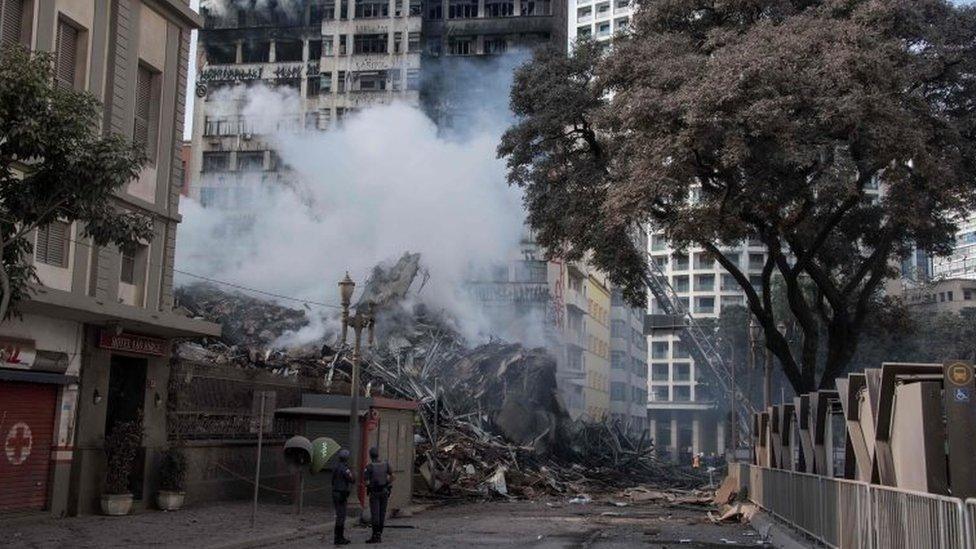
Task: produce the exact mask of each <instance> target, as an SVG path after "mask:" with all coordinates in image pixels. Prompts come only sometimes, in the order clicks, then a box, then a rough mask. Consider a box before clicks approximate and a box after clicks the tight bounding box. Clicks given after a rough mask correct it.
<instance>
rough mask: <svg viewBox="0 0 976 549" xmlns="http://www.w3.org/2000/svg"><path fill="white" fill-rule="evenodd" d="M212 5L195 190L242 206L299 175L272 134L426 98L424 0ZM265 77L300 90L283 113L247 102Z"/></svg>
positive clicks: (204, 41) (218, 202) (200, 90)
mask: <svg viewBox="0 0 976 549" xmlns="http://www.w3.org/2000/svg"><path fill="white" fill-rule="evenodd" d="M216 4H217V5H220V6H221V9H220V10H216V9H213V8H211V9H210V10H208V9H203V10H202V11H203V14H204V21H205V25H204V28H203V29H202V30H201V31H200V37H199V48H198V60H197V63H198V67H199V70H198V75H197V85H196V89H195V93H196V101H195V105H194V113H193V141H192V143H193V150H192V154H191V160H190V170H191V178H190V180H191V187H190V192H189V194H190V196H192V197H193V198H195V199H196V200H198V201H200V202H201V204H203V205H204V206H218V207H223V208H227V209H233V207H234V205H235V204H238V203H242V202H245V201H246V200H247V199H248V197H249V196H251V192H252V189H253V187H254V186H255V185H261V184H280V183H287V182H288V181H289V178H290V176H289V174H288V167H287V166H286V165H284V164H283V163H282V162H281V161H280V159H279V158H278V155H277V154H276V152H275V151H274V148H273V147H272V146H271V145H270V143H269V142H268V140H267V136H268V135H269V134H271V133H277V132H303V131H319V130H328V129H330V128H335V127H338V126H339V125H341V124H342V121H343V119H344V118H345V117H346V116H348V115H350V114H352V113H354V112H356V111H358V110H361V109H364V108H367V107H370V106H373V105H382V104H388V103H391V102H393V101H394V100H396V101H406V102H408V103H410V104H414V105H417V104H419V98H420V40H421V38H420V28H421V17H420V2H419V0H391V1H382V2H352V1H344V0H339V1H338V2H337V1H330V0H309V1H307V2H298V3H280V4H278V3H275V2H270V3H266V4H261V6H256V7H255V6H252V7H247V6H248V5H250V4H253V2H252V3H248V2H226V3H223V4H220V3H216ZM258 85H264V86H267V87H269V88H272V89H275V90H277V91H279V92H283V93H285V94H292V95H293V96H294V97H295V98H296V101H295V103H294V104H295V105H296V107H294V112H288V113H284V115H283V116H280V117H277V118H275V119H274V120H267V119H263V118H262V117H261V116H260V115H261V113H253V112H249V111H248V110H247V104H248V94H249V92H250V91H251V90H252V89H253V88H254V87H255V86H258Z"/></svg>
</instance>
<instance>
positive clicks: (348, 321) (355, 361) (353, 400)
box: [339, 273, 373, 483]
mask: <svg viewBox="0 0 976 549" xmlns="http://www.w3.org/2000/svg"><path fill="white" fill-rule="evenodd" d="M355 289H356V283H355V282H353V281H352V279H350V278H349V273H346V276H345V278H343V279H342V280H341V281H340V282H339V294H340V297H341V299H342V335H341V339H340V341H339V347H340V348H341V347H344V346H345V345H346V335H347V333H348V327H350V326H351V327H352V329H353V332H354V334H355V335H354V343H353V349H352V375H351V376H350V377H351V378H352V379H351V382H350V385H351V388H350V395H349V396H350V399H349V462H350V463H351V464H352V467H353V470H354V471H355V472H356V473H357V474H358V473H359V471H358V469H359V445H360V442H359V367H360V364H359V363H360V355H361V347H360V343H361V341H362V335H363V329H364V328H367V329H368V335H367V338H368V344H369V345H370V346H372V344H373V303H372V302H370V303H367V305H366V311H365V312H364V311H362V310H361V309H360V308H358V307H357V309H356V314H355V315H352V316H350V315H349V305H350V303H351V302H352V294H353V291H354V290H355ZM357 483H358V480H357Z"/></svg>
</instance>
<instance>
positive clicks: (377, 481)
mask: <svg viewBox="0 0 976 549" xmlns="http://www.w3.org/2000/svg"><path fill="white" fill-rule="evenodd" d="M369 460H370V462H369V465H367V466H366V469H365V470H364V471H363V480H364V481H365V482H366V491H367V493H368V494H369V514H370V517H371V521H370V522H371V523H372V526H373V537H371V538H369V539H368V540H366V543H380V542H381V541H383V524H384V522H386V504H387V502H388V501H389V500H390V492H391V491H392V489H393V469H391V468H390V464H389V462H386V461H380V451H379V449H378V448H376V447H375V446H374V447H372V448H370V449H369Z"/></svg>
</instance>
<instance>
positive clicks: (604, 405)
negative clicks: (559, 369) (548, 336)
mask: <svg viewBox="0 0 976 549" xmlns="http://www.w3.org/2000/svg"><path fill="white" fill-rule="evenodd" d="M587 271H588V272H587V276H586V280H585V290H584V295H585V296H586V305H587V316H586V324H585V332H586V351H585V352H584V359H583V368H584V371H585V373H586V378H585V379H586V385H585V386H584V388H583V399H584V405H585V410H586V412H585V416H586V418H587V419H589V420H592V421H603V420H606V419H608V418H609V416H610V283H609V281H608V280H607V277H606V275H605V274H604V273H601V272H600V271H597V270H595V269H593V268H592V267H591V268H589V269H587Z"/></svg>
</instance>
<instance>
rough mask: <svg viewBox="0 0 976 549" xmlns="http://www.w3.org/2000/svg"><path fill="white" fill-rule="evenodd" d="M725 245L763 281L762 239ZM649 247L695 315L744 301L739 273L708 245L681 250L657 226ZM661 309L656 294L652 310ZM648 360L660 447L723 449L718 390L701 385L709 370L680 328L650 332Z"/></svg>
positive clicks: (685, 451)
mask: <svg viewBox="0 0 976 549" xmlns="http://www.w3.org/2000/svg"><path fill="white" fill-rule="evenodd" d="M724 251H725V252H726V256H727V257H729V258H730V259H732V261H733V262H734V263H735V264H736V265H738V266H739V268H740V269H741V270H742V272H743V273H744V274H746V275H747V276H748V277H749V279H750V281H751V282H752V284H753V286H756V287H759V286H760V285H761V280H762V278H761V275H762V268H763V265H764V264H765V261H766V255H765V249H764V248H763V246H762V245H761V244H760V243H759V242H756V241H750V242H747V243H745V244H744V245H743V246H741V247H740V248H737V249H731V250H724ZM649 253H650V258H651V261H655V262H657V264H658V266H659V267H660V269H661V271H663V273H664V276H665V277H666V278H667V279H668V282H669V283H670V284H671V287H672V288H673V289H674V291H675V292H676V293H677V295H678V298H679V299H680V300H681V301H682V303H683V305H684V307H685V308H686V310H688V311H689V312H690V313H691V314H692V316H694V317H695V318H716V317H718V316H719V314H720V313H721V311H722V309H723V308H726V307H730V306H733V305H744V304H745V295H744V293H743V291H742V289H741V287H740V286H739V284H738V282H736V280H735V278H734V277H733V276H732V275H731V274H729V273H728V272H726V271H725V269H724V268H722V267H721V265H719V264H718V262H717V261H715V259H714V258H712V257H711V256H710V255H709V254H708V253H707V252H705V251H704V250H703V249H701V248H690V249H688V250H683V251H678V250H675V249H674V248H672V247H671V246H670V244H669V243H668V241H667V240H666V239H665V238H664V237H663V235H662V234H661V233H660V232H652V234H651V238H650V246H649ZM662 312H663V311H661V309H660V306H659V305H658V304H657V303H656V301H655V300H654V299H653V298H651V303H650V313H651V314H652V315H654V314H661V313H662ZM648 364H649V368H650V376H649V380H648V393H649V395H648V396H649V398H648V402H647V409H648V419H649V421H650V429H651V432H652V434H653V437H654V440H655V442H656V444H657V447H658V448H659V449H667V451H668V452H670V453H671V455H672V457H673V458H674V459H679V458H680V456H683V455H690V454H692V453H701V452H704V453H706V454H708V453H715V454H722V453H724V451H725V424H724V410H718V409H717V408H716V404H715V398H714V396H713V395H708V394H703V393H702V392H701V390H700V386H701V384H700V381H699V380H701V379H702V378H703V377H707V376H709V375H710V374H709V372H707V371H704V370H703V369H702V368H699V367H698V365H697V364H695V361H694V360H693V359H692V358H691V353H690V352H689V350H688V349H687V348H686V347H685V345H684V343H683V342H682V341H681V340H680V338H679V337H678V335H677V333H676V331H674V330H660V331H655V332H652V333H651V335H649V336H648Z"/></svg>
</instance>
